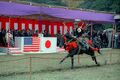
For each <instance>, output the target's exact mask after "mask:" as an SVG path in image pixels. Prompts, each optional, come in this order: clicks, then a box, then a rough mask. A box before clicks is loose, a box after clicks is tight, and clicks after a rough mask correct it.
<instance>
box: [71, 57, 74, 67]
mask: <svg viewBox="0 0 120 80" xmlns="http://www.w3.org/2000/svg"><path fill="white" fill-rule="evenodd" d="M73 68H74V57H73V56H71V69H73Z"/></svg>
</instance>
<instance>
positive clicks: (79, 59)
mask: <svg viewBox="0 0 120 80" xmlns="http://www.w3.org/2000/svg"><path fill="white" fill-rule="evenodd" d="M78 63H80V54H78Z"/></svg>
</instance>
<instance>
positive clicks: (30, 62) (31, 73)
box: [29, 56, 32, 80]
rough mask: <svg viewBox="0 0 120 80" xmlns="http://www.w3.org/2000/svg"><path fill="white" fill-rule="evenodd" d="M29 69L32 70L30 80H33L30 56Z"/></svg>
mask: <svg viewBox="0 0 120 80" xmlns="http://www.w3.org/2000/svg"><path fill="white" fill-rule="evenodd" d="M29 69H30V80H32V57H31V56H30V63H29Z"/></svg>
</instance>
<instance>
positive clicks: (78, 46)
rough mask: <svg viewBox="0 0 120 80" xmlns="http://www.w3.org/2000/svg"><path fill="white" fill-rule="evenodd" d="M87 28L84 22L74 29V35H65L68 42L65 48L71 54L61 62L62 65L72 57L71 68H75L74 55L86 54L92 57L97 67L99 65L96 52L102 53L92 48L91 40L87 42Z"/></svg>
mask: <svg viewBox="0 0 120 80" xmlns="http://www.w3.org/2000/svg"><path fill="white" fill-rule="evenodd" d="M85 27H86V24H85V23H84V22H79V23H78V27H76V28H75V29H74V32H73V33H74V34H73V35H72V34H70V33H67V34H65V36H64V37H65V38H66V41H65V44H64V48H65V50H67V51H68V53H69V54H67V56H65V57H64V58H63V59H62V60H61V61H60V63H62V62H63V61H64V60H65V59H66V58H68V57H71V64H72V65H71V68H73V67H74V55H79V54H83V53H85V54H87V55H90V56H91V57H92V60H93V61H95V63H96V64H97V65H99V63H98V62H97V60H96V56H95V51H97V52H98V53H100V52H99V49H97V48H94V47H92V41H91V40H90V39H89V40H87V41H86V39H85V35H84V32H85Z"/></svg>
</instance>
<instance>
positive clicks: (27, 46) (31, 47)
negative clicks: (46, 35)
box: [24, 37, 40, 52]
mask: <svg viewBox="0 0 120 80" xmlns="http://www.w3.org/2000/svg"><path fill="white" fill-rule="evenodd" d="M39 46H40V38H38V37H25V38H24V52H38V51H39Z"/></svg>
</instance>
